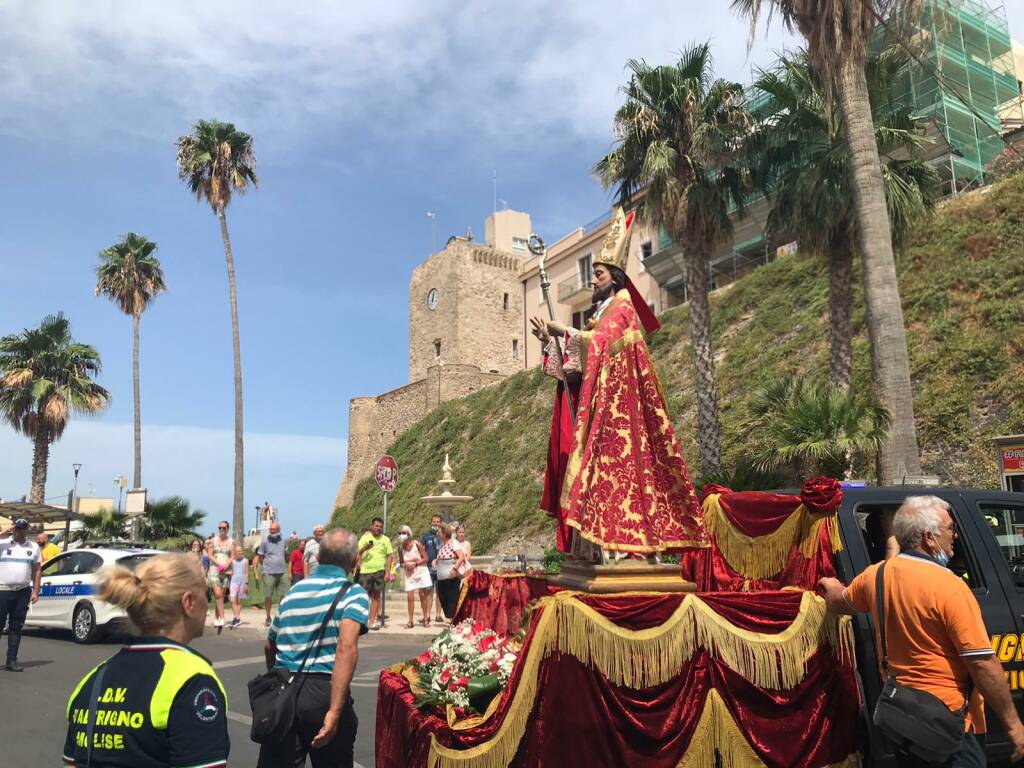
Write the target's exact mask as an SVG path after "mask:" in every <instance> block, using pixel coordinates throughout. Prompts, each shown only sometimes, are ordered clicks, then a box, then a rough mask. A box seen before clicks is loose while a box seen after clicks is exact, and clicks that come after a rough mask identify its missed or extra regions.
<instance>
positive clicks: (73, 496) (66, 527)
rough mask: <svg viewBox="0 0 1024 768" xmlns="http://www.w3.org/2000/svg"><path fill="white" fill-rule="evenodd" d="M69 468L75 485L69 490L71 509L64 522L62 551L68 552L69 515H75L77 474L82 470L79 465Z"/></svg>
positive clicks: (69, 534)
mask: <svg viewBox="0 0 1024 768" xmlns="http://www.w3.org/2000/svg"><path fill="white" fill-rule="evenodd" d="M71 468H72V469H73V470H75V485H74V487H73V488H72V489H71V509H69V510H68V516H67V519H66V520H65V521H64V551H65V552H67V551H68V539H70V538H71V515H73V514H74V513H75V508H76V507H77V506H78V472H79V471H80V470H81V469H82V465H81V464H72V465H71Z"/></svg>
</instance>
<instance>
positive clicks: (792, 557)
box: [679, 478, 843, 592]
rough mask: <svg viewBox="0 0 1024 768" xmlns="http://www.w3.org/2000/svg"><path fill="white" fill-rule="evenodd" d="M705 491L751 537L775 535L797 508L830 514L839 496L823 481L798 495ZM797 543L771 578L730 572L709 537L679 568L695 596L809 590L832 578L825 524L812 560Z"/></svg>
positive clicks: (681, 559)
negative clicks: (715, 496) (714, 495)
mask: <svg viewBox="0 0 1024 768" xmlns="http://www.w3.org/2000/svg"><path fill="white" fill-rule="evenodd" d="M704 491H705V493H704V495H705V496H707V495H708V493H720V494H721V495H720V496H719V497H718V504H719V506H720V507H721V509H722V512H723V513H724V515H725V517H726V519H727V520H728V521H729V524H730V525H731V526H732V527H733V528H734V529H736V530H737V531H739V532H740V533H742V534H744V535H746V536H750V537H752V538H756V537H758V536H766V535H768V534H770V533H773V532H774V531H775V530H776V529H777V528H778V527H779V526H780V525H782V523H784V522H785V521H786V520H787V519H788V518H789V517H790V515H792V514H793V513H794V512H796V510H797V508H798V507H799V506H800V505H801V504H804V505H805V506H806V507H808V509H810V510H812V511H813V512H814V513H816V514H828V512H829V511H830V510H834V509H835V508H836V507H837V506H838V504H839V503H840V502H842V498H843V495H842V490H841V489H840V488H839V485H838V483H836V482H835V481H834V480H828V479H827V478H813V479H812V480H808V481H807V482H806V483H805V484H804V487H803V489H802V490H801V494H800V496H794V495H791V494H781V493H762V492H760V491H742V492H733V491H730V490H729V489H728V488H722V487H720V486H710V487H708V488H705V489H704ZM800 544H801V542H799V541H794V542H793V543H792V545H791V547H790V550H789V555H788V556H787V558H786V562H785V564H784V566H783V568H782V570H781V571H779V573H777V574H775V575H774V576H772V577H770V578H764V579H750V578H747V577H746V576H744V575H743V574H742V573H740V572H739V571H737V570H736V569H735V568H733V567H732V566H731V565H730V564H729V562H728V561H727V560H726V558H725V556H724V555H723V554H722V552H721V550H720V549H719V548H718V545H717V540H716V537H715V536H714V535H713V534H712V536H711V546H710V547H704V548H690V549H686V550H683V552H682V553H681V554H680V557H679V567H680V571H681V573H682V577H683V578H684V579H686V580H687V581H692V582H694V583H695V584H696V585H697V591H698V592H717V591H724V592H739V591H750V592H753V591H757V590H764V589H781V588H782V587H799V588H800V589H808V590H813V589H815V588H816V587H817V584H818V580H819V579H821V578H822V577H825V576H835V575H836V567H835V555H834V553H833V552H832V544H831V540H830V538H829V531H828V527H827V525H822V526H821V528H820V530H819V533H818V543H817V546H816V547H815V548H814V554H813V555H812V556H811V557H807V556H805V555H804V554H803V553H802V552H801V551H800ZM755 546H756V542H755Z"/></svg>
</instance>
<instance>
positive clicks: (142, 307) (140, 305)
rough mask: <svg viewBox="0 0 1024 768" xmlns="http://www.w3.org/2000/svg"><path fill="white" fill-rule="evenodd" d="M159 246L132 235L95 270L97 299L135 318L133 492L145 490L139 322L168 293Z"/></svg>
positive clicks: (105, 255) (104, 252)
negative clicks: (158, 254) (150, 306)
mask: <svg viewBox="0 0 1024 768" xmlns="http://www.w3.org/2000/svg"><path fill="white" fill-rule="evenodd" d="M155 251H156V243H154V242H153V241H152V240H147V239H146V238H145V237H143V236H142V235H137V234H135V233H134V232H129V233H128V234H127V235H124V236H123V237H122V238H121V239H120V240H118V241H117V242H116V243H114V244H113V245H112V246H110V247H109V248H104V249H103V250H102V251H100V263H99V266H97V267H96V278H97V281H96V295H97V296H99V295H100V294H103V295H104V296H106V297H107V298H108V299H110V300H111V301H112V302H114V303H115V304H117V306H118V307H119V308H120V309H121V311H122V312H124V313H125V314H126V315H131V317H132V395H133V405H134V408H135V476H134V485H132V487H133V488H141V487H142V404H141V398H140V395H139V320H140V319H141V318H142V313H143V312H145V311H146V309H147V307H149V303H150V302H151V301H152V300H153V299H154V298H155V297H156V295H157V294H158V293H163V292H164V291H166V290H167V284H166V283H165V282H164V272H163V269H162V268H161V267H160V260H159V259H158V258H156V256H154V255H153V253H154V252H155Z"/></svg>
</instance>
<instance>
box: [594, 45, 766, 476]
mask: <svg viewBox="0 0 1024 768" xmlns="http://www.w3.org/2000/svg"><path fill="white" fill-rule="evenodd" d="M626 67H627V68H628V70H629V72H630V78H629V82H628V83H627V84H626V85H625V86H624V87H623V88H622V93H623V94H624V95H625V97H626V100H625V103H624V104H623V105H622V106H621V107H620V108H619V110H618V111H617V112H616V113H615V132H616V136H617V139H616V142H615V146H614V147H613V148H612V150H611V151H610V152H609V153H608V154H607V155H606V156H605V157H604V158H603V159H602V160H601V161H599V162H598V163H597V164H596V165H595V166H594V172H595V173H596V174H597V176H598V177H599V178H600V179H601V181H602V183H603V184H604V185H605V187H606V188H607V187H615V188H616V192H617V196H618V198H619V201H620V202H621V203H622V204H623V205H628V204H630V203H632V202H633V200H634V198H635V197H636V196H637V195H638V193H640V192H641V191H643V190H646V192H645V197H644V201H643V204H642V206H641V209H640V215H641V216H642V217H643V218H645V219H646V220H647V221H649V222H650V223H651V224H653V225H655V226H660V227H664V228H665V230H666V231H667V232H668V233H669V235H671V237H672V238H673V239H674V240H675V241H676V242H677V243H680V244H682V245H683V246H684V248H685V275H684V277H685V280H686V290H687V294H688V296H689V302H690V330H691V335H692V339H693V361H694V368H695V371H696V376H695V384H696V393H697V443H698V446H699V449H700V467H701V473H702V474H705V475H706V474H711V473H714V472H718V471H719V470H720V469H721V456H722V448H721V426H720V423H719V418H718V391H717V388H716V385H715V359H714V351H713V349H712V343H711V312H710V305H709V302H708V284H709V264H708V258H709V257H710V255H711V253H712V249H713V248H714V247H715V245H716V244H718V243H719V242H721V241H722V240H723V238H725V237H727V236H729V235H730V234H731V232H732V222H731V220H730V218H729V209H730V206H731V205H734V206H737V207H738V208H739V209H742V202H743V193H744V191H745V188H746V181H747V177H748V175H747V174H746V173H745V172H744V171H742V170H740V169H738V168H737V167H735V166H734V165H732V164H731V158H732V157H733V156H735V154H736V152H737V150H738V148H739V146H740V144H741V141H742V138H743V136H744V135H745V134H746V132H747V131H748V130H749V128H750V125H751V119H750V115H749V114H748V113H747V111H746V109H745V107H744V106H743V88H742V86H740V85H739V84H738V83H730V82H726V81H725V80H720V79H719V80H716V79H715V78H714V73H713V71H712V63H711V53H710V48H709V45H708V44H707V43H701V44H699V45H694V46H692V47H690V48H686V49H684V50H683V51H681V52H680V57H679V61H677V62H676V63H675V64H673V65H670V66H657V67H652V66H650V65H648V64H647V63H646V62H644V61H635V60H632V59H631V60H630V61H628V62H627V63H626Z"/></svg>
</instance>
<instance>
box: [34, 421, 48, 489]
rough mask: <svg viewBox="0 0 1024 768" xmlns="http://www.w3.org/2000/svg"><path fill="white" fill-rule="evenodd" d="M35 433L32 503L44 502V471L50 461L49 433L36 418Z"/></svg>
mask: <svg viewBox="0 0 1024 768" xmlns="http://www.w3.org/2000/svg"><path fill="white" fill-rule="evenodd" d="M36 424H37V426H36V434H35V437H34V438H32V492H31V497H30V498H29V501H31V502H32V503H33V504H45V503H46V471H47V469H49V463H50V433H49V431H47V429H46V427H44V426H43V425H42V419H37V420H36Z"/></svg>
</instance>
